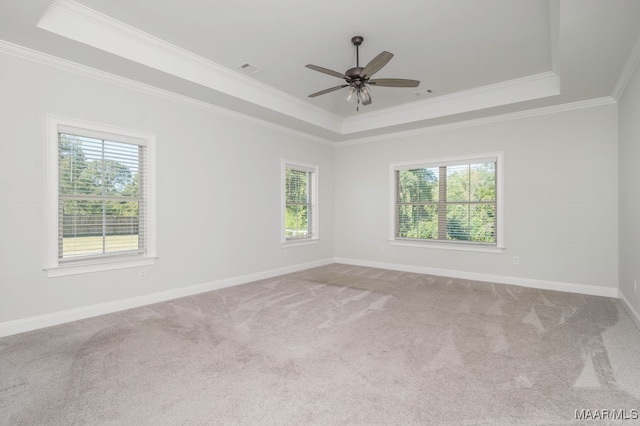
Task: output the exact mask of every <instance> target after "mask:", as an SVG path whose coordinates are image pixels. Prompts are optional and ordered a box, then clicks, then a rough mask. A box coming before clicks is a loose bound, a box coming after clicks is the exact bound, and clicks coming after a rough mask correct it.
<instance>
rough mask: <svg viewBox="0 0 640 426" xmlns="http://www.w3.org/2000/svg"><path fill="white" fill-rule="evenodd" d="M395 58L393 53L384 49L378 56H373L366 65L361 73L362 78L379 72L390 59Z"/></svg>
mask: <svg viewBox="0 0 640 426" xmlns="http://www.w3.org/2000/svg"><path fill="white" fill-rule="evenodd" d="M391 58H393V53H391V52H387V51H384V52H382V53H380V54H379V55H378V56H376V57H375V58H373V59H372V60H371V61H370V62H369V63H368V64H367V66H365V67H364V69H363V70H362V72H361V73H360V77H362V78H370V77H371V76H372V75H374V74H375V73H377V72H378V71H380V70H381V69H382V67H384V66H385V65H387V63H389V61H390V60H391Z"/></svg>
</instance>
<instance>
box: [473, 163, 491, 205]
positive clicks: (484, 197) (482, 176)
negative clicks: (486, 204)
mask: <svg viewBox="0 0 640 426" xmlns="http://www.w3.org/2000/svg"><path fill="white" fill-rule="evenodd" d="M495 200H496V163H495V162H490V163H479V164H472V165H471V201H495Z"/></svg>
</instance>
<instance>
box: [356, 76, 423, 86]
mask: <svg viewBox="0 0 640 426" xmlns="http://www.w3.org/2000/svg"><path fill="white" fill-rule="evenodd" d="M368 84H373V85H375V86H384V87H418V85H419V84H420V82H419V81H418V80H406V79H404V78H378V79H375V80H369V81H368Z"/></svg>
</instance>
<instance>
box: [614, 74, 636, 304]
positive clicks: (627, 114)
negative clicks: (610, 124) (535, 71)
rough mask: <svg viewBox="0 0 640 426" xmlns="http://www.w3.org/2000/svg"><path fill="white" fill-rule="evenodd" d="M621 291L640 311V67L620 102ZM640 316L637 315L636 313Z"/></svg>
mask: <svg viewBox="0 0 640 426" xmlns="http://www.w3.org/2000/svg"><path fill="white" fill-rule="evenodd" d="M619 108H620V111H619V115H620V121H619V125H620V127H619V133H620V174H619V187H620V292H621V293H622V294H623V295H624V297H625V298H626V300H627V301H628V302H629V304H630V305H631V306H632V307H633V309H635V311H636V312H640V288H638V290H637V291H634V286H633V282H634V281H637V282H638V286H640V184H639V182H640V177H639V175H640V167H639V166H640V67H636V70H635V72H634V73H633V76H632V78H631V79H630V81H629V83H628V84H627V87H626V88H625V90H624V94H623V96H622V97H621V98H620V101H619ZM636 317H637V314H636Z"/></svg>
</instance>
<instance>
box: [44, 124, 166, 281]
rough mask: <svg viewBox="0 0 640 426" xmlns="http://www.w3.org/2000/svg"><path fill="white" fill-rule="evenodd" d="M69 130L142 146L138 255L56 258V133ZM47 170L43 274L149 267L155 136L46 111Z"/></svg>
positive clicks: (153, 243)
mask: <svg viewBox="0 0 640 426" xmlns="http://www.w3.org/2000/svg"><path fill="white" fill-rule="evenodd" d="M60 131H63V132H64V133H73V134H78V135H80V136H87V137H100V138H103V139H107V140H110V141H114V142H124V143H129V144H133V145H139V146H145V147H146V170H145V179H144V181H145V184H146V190H145V194H146V200H145V205H146V216H145V225H146V226H145V227H146V235H145V243H146V247H145V252H144V253H141V254H131V253H126V254H121V255H118V254H102V255H96V256H90V257H86V258H82V257H78V258H74V259H65V260H64V261H61V259H59V257H58V256H59V251H58V250H59V238H60V237H59V235H60V234H59V226H60V225H59V211H58V206H59V182H58V178H59V164H58V157H59V145H58V144H59V135H58V133H59V132H60ZM45 139H46V143H47V173H46V178H47V181H46V193H47V202H46V203H47V206H46V215H47V216H46V218H47V219H46V220H47V225H46V226H47V230H46V232H47V238H46V261H45V266H44V270H45V271H46V273H47V277H59V276H66V275H75V274H84V273H90V272H100V271H108V270H115V269H122V268H132V267H140V266H149V265H152V264H153V263H154V262H155V259H157V254H156V206H155V204H156V173H155V161H156V160H155V158H156V153H155V149H156V137H155V135H154V134H152V133H146V132H140V131H136V130H130V129H123V128H119V127H115V126H110V125H105V124H99V123H93V122H89V121H84V120H79V119H73V118H68V117H61V116H57V115H53V114H47V137H46V138H45Z"/></svg>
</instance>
